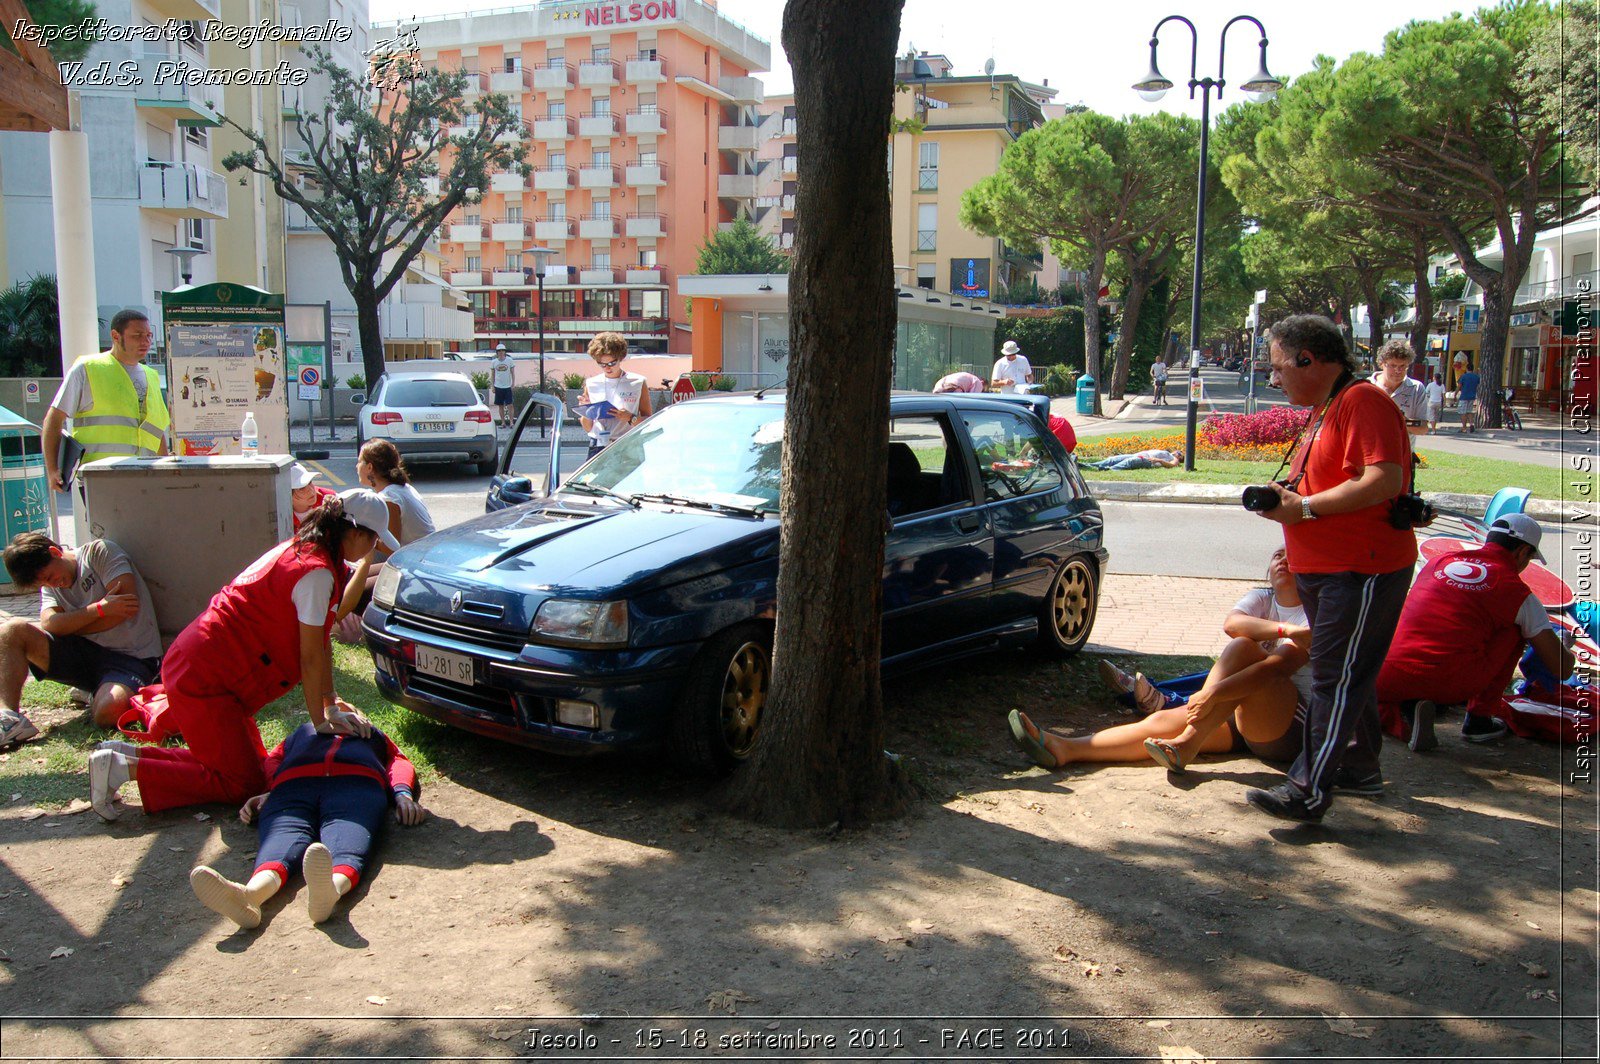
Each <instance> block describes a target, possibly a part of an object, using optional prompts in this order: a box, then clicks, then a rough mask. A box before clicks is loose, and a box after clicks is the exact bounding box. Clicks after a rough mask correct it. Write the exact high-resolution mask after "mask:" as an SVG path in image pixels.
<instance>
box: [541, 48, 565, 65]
mask: <svg viewBox="0 0 1600 1064" xmlns="http://www.w3.org/2000/svg"><path fill="white" fill-rule="evenodd" d="M544 58H545V62H547V63H549V64H550V65H551V66H560V65H561V64H562V63H563V62H565V61H566V58H567V53H566V52H565V51H564V50H563V49H560V48H547V49H545V53H544Z"/></svg>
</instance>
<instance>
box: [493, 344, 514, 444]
mask: <svg viewBox="0 0 1600 1064" xmlns="http://www.w3.org/2000/svg"><path fill="white" fill-rule="evenodd" d="M490 370H491V377H492V378H493V379H492V380H491V381H490V382H489V383H490V384H492V385H493V386H494V405H495V406H496V407H497V408H498V410H499V414H500V423H501V424H502V425H505V426H508V427H509V426H510V424H511V415H512V413H513V412H514V410H515V408H516V400H515V399H513V398H512V397H511V386H512V384H514V383H515V381H516V375H515V373H514V370H513V367H512V365H511V356H510V355H508V354H507V353H506V345H505V344H496V345H495V348H494V362H493V363H492V364H491V367H490Z"/></svg>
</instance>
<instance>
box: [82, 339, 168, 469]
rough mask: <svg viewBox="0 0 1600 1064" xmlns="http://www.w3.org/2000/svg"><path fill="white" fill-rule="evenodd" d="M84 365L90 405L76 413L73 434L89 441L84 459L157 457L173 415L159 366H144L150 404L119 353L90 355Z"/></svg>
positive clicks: (84, 442)
mask: <svg viewBox="0 0 1600 1064" xmlns="http://www.w3.org/2000/svg"><path fill="white" fill-rule="evenodd" d="M79 361H80V362H81V363H82V364H83V372H84V381H85V382H86V383H87V384H88V385H89V406H88V407H87V408H86V409H84V410H82V411H81V412H79V413H77V414H74V415H72V435H73V438H74V439H76V440H77V441H78V442H79V443H80V444H82V445H83V458H82V461H84V462H94V461H98V460H99V459H101V458H119V457H132V458H152V457H154V456H155V455H157V454H159V453H160V452H161V443H162V441H163V440H165V439H166V438H167V427H168V426H169V425H171V424H172V416H171V415H170V414H169V413H167V404H166V402H165V401H164V400H163V399H162V398H161V382H160V379H159V378H158V377H157V376H156V371H155V370H153V369H151V368H150V367H149V366H140V367H139V368H140V369H142V370H144V375H145V392H144V398H145V401H144V406H143V409H142V410H141V409H140V404H139V393H138V392H136V391H134V390H133V381H131V380H129V379H128V371H127V370H126V369H124V368H123V365H122V363H121V362H119V361H117V356H116V355H114V354H112V353H111V352H110V351H102V352H101V353H100V354H98V355H88V356H86V357H84V358H82V359H79Z"/></svg>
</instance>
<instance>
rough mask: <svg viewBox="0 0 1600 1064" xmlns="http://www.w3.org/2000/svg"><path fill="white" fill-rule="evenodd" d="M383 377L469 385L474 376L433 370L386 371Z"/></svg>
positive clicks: (394, 379) (387, 379)
mask: <svg viewBox="0 0 1600 1064" xmlns="http://www.w3.org/2000/svg"><path fill="white" fill-rule="evenodd" d="M383 379H384V380H386V381H460V382H464V383H465V384H467V385H468V386H469V387H470V386H471V384H472V378H471V377H468V376H467V375H466V374H465V373H450V372H447V371H444V370H433V371H431V372H427V373H385V374H384V375H383Z"/></svg>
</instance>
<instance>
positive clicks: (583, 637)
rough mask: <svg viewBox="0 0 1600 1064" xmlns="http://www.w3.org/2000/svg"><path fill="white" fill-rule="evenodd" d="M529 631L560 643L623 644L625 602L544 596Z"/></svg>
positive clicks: (626, 610)
mask: <svg viewBox="0 0 1600 1064" xmlns="http://www.w3.org/2000/svg"><path fill="white" fill-rule="evenodd" d="M532 632H533V634H534V635H536V636H543V637H544V638H546V639H550V640H556V641H559V642H563V643H585V644H588V645H590V646H599V645H610V646H621V645H625V644H626V643H627V642H628V604H627V603H626V602H589V601H586V600H581V599H547V600H546V601H545V602H544V603H543V604H542V605H541V606H540V607H539V611H538V612H537V613H535V614H534V615H533V629H532Z"/></svg>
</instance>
